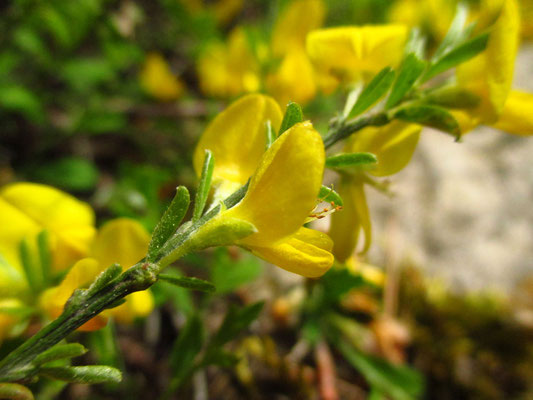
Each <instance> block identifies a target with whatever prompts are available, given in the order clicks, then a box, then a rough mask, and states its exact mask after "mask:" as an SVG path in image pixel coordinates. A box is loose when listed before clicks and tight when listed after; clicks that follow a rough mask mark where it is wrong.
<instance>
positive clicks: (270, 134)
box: [266, 120, 276, 150]
mask: <svg viewBox="0 0 533 400" xmlns="http://www.w3.org/2000/svg"><path fill="white" fill-rule="evenodd" d="M266 138H267V140H266V149H267V150H268V149H269V148H270V146H272V143H274V140H276V132H274V129H273V128H272V122H270V120H268V121H267V122H266Z"/></svg>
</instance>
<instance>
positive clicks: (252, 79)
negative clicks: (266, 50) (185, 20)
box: [196, 27, 260, 97]
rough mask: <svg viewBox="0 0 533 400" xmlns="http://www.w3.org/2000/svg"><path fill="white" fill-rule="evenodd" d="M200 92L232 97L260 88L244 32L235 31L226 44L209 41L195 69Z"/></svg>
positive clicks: (252, 55)
mask: <svg viewBox="0 0 533 400" xmlns="http://www.w3.org/2000/svg"><path fill="white" fill-rule="evenodd" d="M196 70H197V73H198V78H199V81H200V88H201V90H202V92H204V93H205V94H206V95H209V96H215V97H232V96H237V95H239V94H242V93H250V92H256V91H258V90H259V89H260V80H259V73H260V69H259V63H258V62H257V60H256V57H255V55H254V53H253V52H252V49H251V48H250V44H249V43H248V38H247V37H246V33H245V32H244V30H243V29H242V28H240V27H237V28H235V29H234V30H233V31H232V32H231V33H230V35H229V37H228V42H227V43H221V42H213V43H211V44H210V45H208V46H207V47H206V48H205V49H204V51H203V52H202V55H201V56H200V58H199V59H198V63H197V66H196Z"/></svg>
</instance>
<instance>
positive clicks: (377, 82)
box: [350, 67, 394, 117]
mask: <svg viewBox="0 0 533 400" xmlns="http://www.w3.org/2000/svg"><path fill="white" fill-rule="evenodd" d="M392 82H394V71H393V70H392V68H391V67H385V68H383V69H382V70H381V71H380V72H379V73H378V74H377V75H376V76H375V77H374V79H372V80H371V81H370V83H369V84H368V85H367V86H366V87H365V88H364V89H363V91H362V92H361V95H360V96H359V98H358V99H357V101H356V102H355V105H354V107H353V109H352V111H351V112H350V117H355V116H357V115H359V114H361V113H363V112H364V111H366V110H367V109H368V108H370V107H371V106H372V105H373V104H374V103H376V102H377V101H378V100H379V99H380V98H381V97H382V96H383V95H384V94H385V93H387V90H389V89H390V87H391V85H392Z"/></svg>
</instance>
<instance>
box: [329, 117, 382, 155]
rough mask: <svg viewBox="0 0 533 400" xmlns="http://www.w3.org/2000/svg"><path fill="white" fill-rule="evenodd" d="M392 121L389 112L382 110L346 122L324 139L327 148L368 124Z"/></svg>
mask: <svg viewBox="0 0 533 400" xmlns="http://www.w3.org/2000/svg"><path fill="white" fill-rule="evenodd" d="M389 122H390V116H389V113H388V112H381V113H377V114H372V115H366V116H363V117H359V118H357V119H354V120H351V121H348V122H345V123H343V124H341V125H339V126H337V127H335V128H334V129H333V130H332V131H331V132H330V133H329V134H328V136H327V137H326V138H325V139H324V146H325V147H326V149H328V148H330V147H331V146H333V145H334V144H335V143H337V142H338V141H340V140H342V139H345V138H347V137H348V136H350V135H351V134H353V133H355V132H357V131H360V130H361V129H363V128H366V127H368V126H383V125H386V124H388V123H389Z"/></svg>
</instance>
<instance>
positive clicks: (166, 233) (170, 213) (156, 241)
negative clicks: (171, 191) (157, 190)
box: [148, 186, 190, 260]
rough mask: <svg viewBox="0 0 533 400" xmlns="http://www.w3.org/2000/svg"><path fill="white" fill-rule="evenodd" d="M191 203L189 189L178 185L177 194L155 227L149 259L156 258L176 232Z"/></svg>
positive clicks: (149, 248) (149, 249)
mask: <svg viewBox="0 0 533 400" xmlns="http://www.w3.org/2000/svg"><path fill="white" fill-rule="evenodd" d="M189 204H190V196H189V191H188V190H187V188H186V187H185V186H178V188H177V189H176V195H175V196H174V198H173V199H172V202H171V203H170V205H169V206H168V208H167V210H166V211H165V213H164V214H163V216H162V217H161V219H160V220H159V223H158V224H157V226H156V227H155V229H154V233H153V234H152V240H151V241H150V246H149V247H148V260H154V259H155V257H156V256H157V252H158V251H159V249H160V248H161V246H163V244H164V243H165V242H166V241H167V240H168V239H169V238H170V237H171V236H172V235H173V234H174V233H175V232H176V230H177V229H178V227H179V225H180V224H181V221H182V220H183V217H185V214H186V213H187V210H188V209H189Z"/></svg>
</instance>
